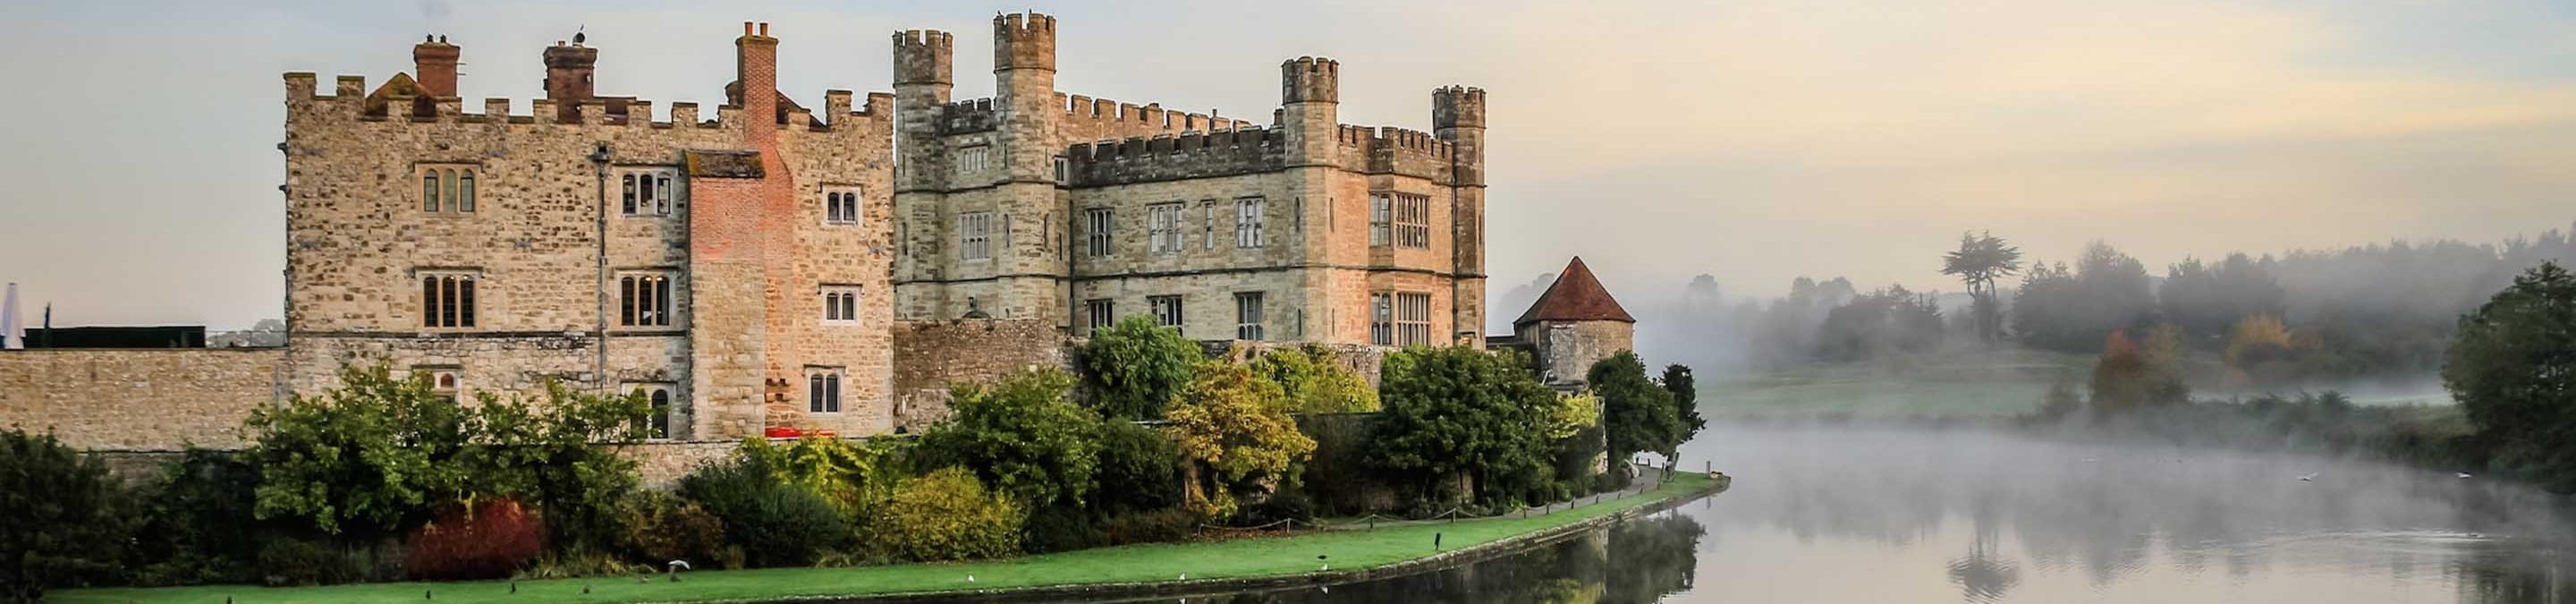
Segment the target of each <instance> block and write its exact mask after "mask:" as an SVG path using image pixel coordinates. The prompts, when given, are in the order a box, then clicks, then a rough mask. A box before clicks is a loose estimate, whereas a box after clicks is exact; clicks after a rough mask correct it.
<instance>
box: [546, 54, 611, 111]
mask: <svg viewBox="0 0 2576 604" xmlns="http://www.w3.org/2000/svg"><path fill="white" fill-rule="evenodd" d="M598 64H599V49H597V48H592V47H589V46H583V45H581V44H578V43H576V44H569V45H567V44H564V43H563V42H561V41H557V42H555V45H554V46H550V47H547V48H546V100H549V101H554V106H555V113H556V115H558V116H560V117H559V118H558V120H559V121H562V122H566V123H571V122H579V121H581V104H582V102H583V101H588V100H591V99H592V98H595V97H594V96H593V95H592V94H591V82H590V75H591V68H592V67H593V66H596V65H598Z"/></svg>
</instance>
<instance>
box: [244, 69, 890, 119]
mask: <svg viewBox="0 0 2576 604" xmlns="http://www.w3.org/2000/svg"><path fill="white" fill-rule="evenodd" d="M318 79H319V78H318V76H316V75H315V74H314V73H313V72H306V71H298V72H288V73H287V74H286V75H285V82H286V101H287V111H288V112H289V113H290V114H301V115H304V116H314V117H326V118H327V117H341V118H347V119H351V120H355V121H365V122H388V123H409V124H440V123H463V124H493V123H499V124H535V125H576V124H578V125H594V126H632V127H653V128H675V127H683V126H686V127H695V128H724V127H727V126H726V124H727V123H728V122H731V121H733V120H735V119H738V118H736V117H732V116H731V114H735V113H739V109H737V108H734V107H720V108H718V115H717V116H702V114H701V113H700V111H699V105H698V104H697V103H693V102H677V103H672V104H671V108H670V110H669V112H668V113H667V114H666V119H664V120H654V119H652V116H653V104H654V102H653V101H649V100H643V99H635V98H627V97H608V98H593V99H586V100H581V101H576V102H572V103H559V102H557V101H554V100H550V99H543V98H537V99H530V100H529V103H528V104H529V107H530V109H531V112H529V113H512V112H511V110H510V105H511V104H512V101H511V100H510V99H507V98H498V97H494V98H486V99H483V107H482V109H483V110H482V112H481V113H469V112H467V111H465V103H464V99H461V98H458V97H452V96H451V97H422V96H419V95H417V94H412V93H407V92H395V91H385V93H384V94H382V95H379V98H378V99H377V100H380V101H383V102H384V106H385V107H389V108H396V107H404V108H409V109H408V110H406V111H383V112H376V113H374V114H371V112H369V111H368V109H367V105H368V99H369V96H370V95H369V94H368V93H366V92H365V90H366V89H367V78H366V76H360V75H343V76H339V77H338V78H337V80H336V82H335V86H334V87H333V90H332V94H328V95H325V94H321V93H320V91H318V90H317V87H318V86H317V84H318V81H317V80H318ZM855 100H856V98H855V95H854V94H853V93H851V92H850V91H847V90H832V91H827V92H825V93H824V107H825V111H824V119H822V120H816V119H814V116H813V114H812V112H811V111H809V110H805V109H801V108H799V109H794V110H791V111H789V112H787V113H788V115H787V120H786V121H785V122H784V123H785V125H789V126H796V127H798V128H797V129H801V130H808V131H815V132H831V131H835V130H838V128H835V127H834V126H835V125H836V124H840V123H843V119H848V120H855V121H878V122H887V121H892V120H893V119H894V95H892V94H888V93H881V92H872V93H868V95H867V103H866V104H865V105H862V106H857V107H853V106H852V103H853V102H854V101H855ZM565 105H570V106H573V107H576V108H578V111H575V112H572V113H571V114H570V115H577V116H578V119H574V120H566V119H564V117H563V116H565V115H567V114H566V113H563V112H560V111H558V109H559V108H561V107H562V106H565ZM292 117H295V116H294V115H290V118H292ZM639 118H640V119H639ZM708 118H717V119H708ZM851 123H855V122H851Z"/></svg>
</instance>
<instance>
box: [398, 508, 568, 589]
mask: <svg viewBox="0 0 2576 604" xmlns="http://www.w3.org/2000/svg"><path fill="white" fill-rule="evenodd" d="M545 535H546V526H545V522H544V521H543V520H541V519H539V518H538V517H537V516H536V515H535V514H532V513H529V512H528V509H527V508H526V507H524V506H521V505H519V502H518V501H516V500H511V499H505V498H496V499H487V500H483V501H479V502H475V503H474V505H473V506H472V507H470V508H469V507H467V506H465V505H463V504H453V505H449V506H446V509H442V510H440V511H439V513H438V519H437V520H433V521H431V522H430V523H429V524H428V525H426V526H422V527H420V528H419V529H415V530H413V531H412V533H411V555H410V557H409V558H407V559H406V561H405V564H404V565H403V567H404V570H405V571H408V572H409V573H410V574H411V576H412V578H415V579H425V580H441V581H450V580H460V579H501V578H507V577H509V576H510V573H511V572H513V571H517V570H518V569H519V567H520V566H523V565H525V564H527V563H528V561H529V560H534V559H536V557H537V554H540V553H543V552H544V551H545V547H546V543H545Z"/></svg>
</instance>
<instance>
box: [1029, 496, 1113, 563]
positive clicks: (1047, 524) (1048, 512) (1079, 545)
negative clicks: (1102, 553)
mask: <svg viewBox="0 0 2576 604" xmlns="http://www.w3.org/2000/svg"><path fill="white" fill-rule="evenodd" d="M1107 541H1108V536H1107V535H1105V534H1103V533H1102V532H1101V530H1100V526H1099V523H1097V522H1094V521H1093V520H1092V517H1091V513H1090V512H1089V511H1086V510H1083V509H1082V508H1078V507H1071V506H1062V505H1051V506H1046V507H1042V508H1037V509H1035V510H1030V511H1029V520H1028V523H1027V524H1026V525H1024V526H1022V527H1021V530H1020V546H1021V549H1025V550H1027V551H1028V552H1029V553H1032V554H1045V553H1052V552H1062V551H1072V550H1077V549H1084V548H1091V547H1100V546H1101V544H1103V543H1106V542H1107Z"/></svg>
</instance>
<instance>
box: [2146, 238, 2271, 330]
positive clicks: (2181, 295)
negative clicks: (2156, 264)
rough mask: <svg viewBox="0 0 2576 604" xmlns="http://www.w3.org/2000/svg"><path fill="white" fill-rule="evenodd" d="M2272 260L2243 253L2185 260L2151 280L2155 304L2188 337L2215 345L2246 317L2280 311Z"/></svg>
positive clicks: (2167, 319)
mask: <svg viewBox="0 0 2576 604" xmlns="http://www.w3.org/2000/svg"><path fill="white" fill-rule="evenodd" d="M2273 264H2275V262H2274V261H2273V260H2272V259H2271V257H2269V256H2266V257H2264V258H2263V259H2262V260H2259V261H2258V260H2255V259H2254V258H2252V257H2250V256H2246V255H2245V254H2228V255H2227V257H2226V258H2225V259H2222V260H2220V261H2218V262H2214V263H2205V262H2201V261H2200V259H2198V258H2190V259H2185V260H2183V261H2182V263H2181V264H2176V265H2173V266H2172V267H2171V268H2169V269H2167V271H2166V273H2165V280H2164V282H2163V283H2160V284H2157V285H2156V299H2157V305H2158V308H2159V309H2160V310H2161V312H2162V313H2163V315H2164V320H2166V321H2170V322H2172V323H2173V324H2174V325H2175V326H2176V327H2181V328H2182V331H2183V334H2184V335H2185V337H2186V339H2187V341H2189V342H2192V343H2195V344H2197V345H2199V346H2201V347H2203V348H2214V347H2216V346H2218V345H2221V344H2223V343H2224V339H2225V338H2226V337H2227V336H2228V334H2229V331H2230V330H2231V329H2233V328H2235V327H2236V325H2237V324H2239V323H2240V322H2242V321H2244V320H2246V319H2250V318H2254V317H2260V316H2273V317H2277V316H2281V314H2282V311H2283V306H2282V296H2283V290H2282V289H2281V284H2280V282H2279V281H2278V280H2276V279H2274V278H2273V277H2272V266H2273Z"/></svg>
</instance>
